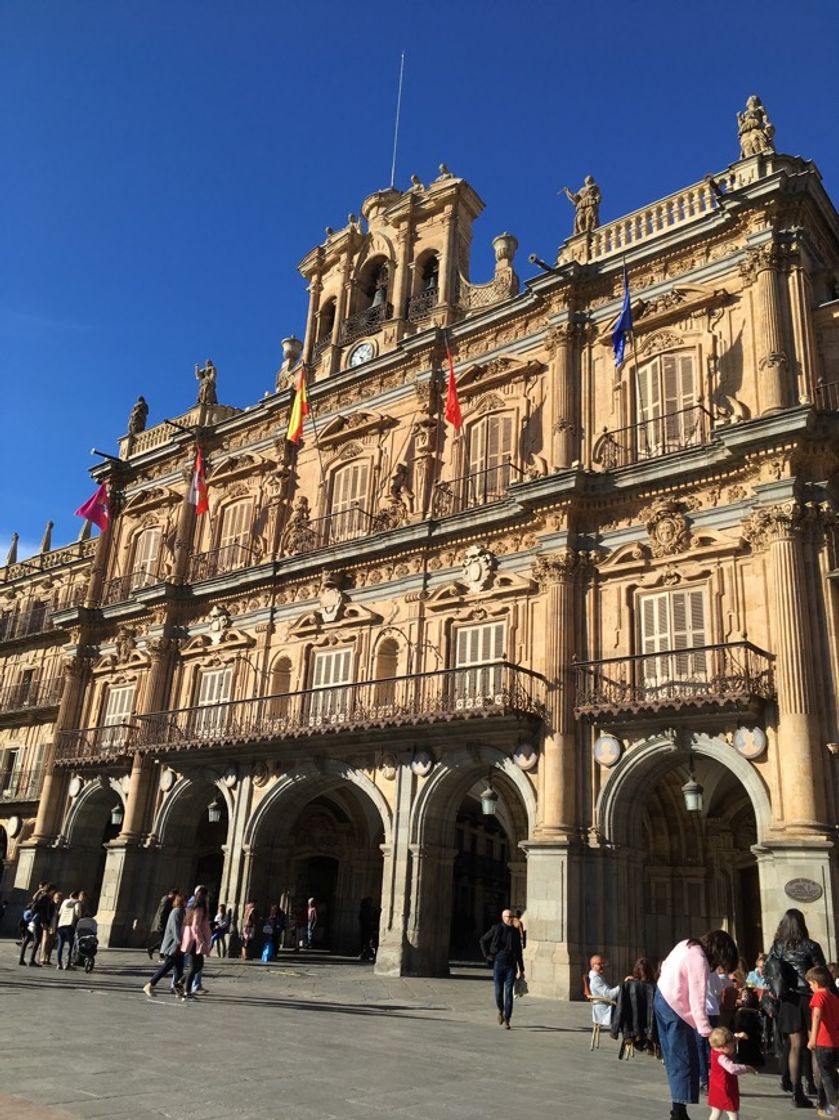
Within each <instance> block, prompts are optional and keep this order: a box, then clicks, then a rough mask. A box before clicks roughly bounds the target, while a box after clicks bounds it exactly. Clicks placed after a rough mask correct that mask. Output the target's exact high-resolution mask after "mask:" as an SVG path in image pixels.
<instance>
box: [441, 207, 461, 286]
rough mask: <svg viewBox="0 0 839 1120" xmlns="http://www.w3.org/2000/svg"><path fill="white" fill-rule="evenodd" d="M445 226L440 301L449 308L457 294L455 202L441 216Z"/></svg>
mask: <svg viewBox="0 0 839 1120" xmlns="http://www.w3.org/2000/svg"><path fill="white" fill-rule="evenodd" d="M442 221H443V223H444V224H445V226H446V252H445V255H444V256H443V259H442V260H441V261H440V303H441V304H443V305H444V306H445V307H447V308H451V307H452V306H453V304H454V301H455V298H456V296H457V281H458V267H459V266H458V261H457V240H456V235H457V210H456V207H455V204H454V203H452V205H451V206H447V207H446V209H445V211H444V214H443V218H442Z"/></svg>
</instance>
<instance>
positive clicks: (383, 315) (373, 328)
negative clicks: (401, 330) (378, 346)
mask: <svg viewBox="0 0 839 1120" xmlns="http://www.w3.org/2000/svg"><path fill="white" fill-rule="evenodd" d="M392 318H393V306H392V304H390V303H376V304H374V305H373V306H372V307H368V308H366V309H365V310H364V311H359V312H358V314H357V315H350V317H349V318H348V319H345V320H344V321H343V323H342V324H341V333H340V342H341V344H342V345H343V344H344V343H346V342H355V340H356V339H357V338H363V337H364V336H365V335H367V334H375V333H376V332H377V331H380V330H381V329H382V323H386V322H387V321H388V319H392Z"/></svg>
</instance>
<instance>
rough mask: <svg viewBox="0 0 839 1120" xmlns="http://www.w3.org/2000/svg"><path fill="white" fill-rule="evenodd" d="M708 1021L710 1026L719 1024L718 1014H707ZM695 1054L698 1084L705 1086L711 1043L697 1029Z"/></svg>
mask: <svg viewBox="0 0 839 1120" xmlns="http://www.w3.org/2000/svg"><path fill="white" fill-rule="evenodd" d="M708 1022H709V1023H710V1024H711V1026H712V1027H718V1026H719V1025H720V1017H719V1015H709V1016H708ZM696 1056H697V1058H698V1059H699V1084H700V1085H704V1086H706V1088H707V1085H708V1071H709V1069H710V1067H711V1044H710V1043H709V1042H708V1039H707V1038H703V1037H702V1035H701V1034H700V1033H699V1031H697V1032H696Z"/></svg>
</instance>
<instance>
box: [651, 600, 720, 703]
mask: <svg viewBox="0 0 839 1120" xmlns="http://www.w3.org/2000/svg"><path fill="white" fill-rule="evenodd" d="M640 609H641V652H642V653H643V654H657V655H659V656H655V657H651V656H650V657H645V659H644V661H643V662H642V666H643V686H644V690H645V692H649V693H652V694H654V695H655V697H656V698H666V697H669V696H680V695H685V694H688V693H690V692H694V691H695V690H696V686H697V685H700V686H701V685H703V684H705V683H706V682H707V680H708V651H707V650H701V649H698V648H697V647H700V646H704V645H705V644H706V642H707V637H706V625H705V594H704V592H703V591H702V590H701V589H697V588H693V589H687V590H684V591H661V592H657V593H656V594H654V595H645V596H644V597H643V598H642V599H641V601H640ZM689 651H693V652H689Z"/></svg>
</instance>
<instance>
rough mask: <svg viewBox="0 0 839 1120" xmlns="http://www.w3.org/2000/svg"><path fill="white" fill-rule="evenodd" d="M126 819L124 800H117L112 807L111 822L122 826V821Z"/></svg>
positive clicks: (119, 826)
mask: <svg viewBox="0 0 839 1120" xmlns="http://www.w3.org/2000/svg"><path fill="white" fill-rule="evenodd" d="M124 820H125V809H123V807H122V802H121V801H119V802H117V804H116V805H114V807H113V809H111V824H115V825H116V826H117V828H121V827H122V822H123V821H124Z"/></svg>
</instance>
